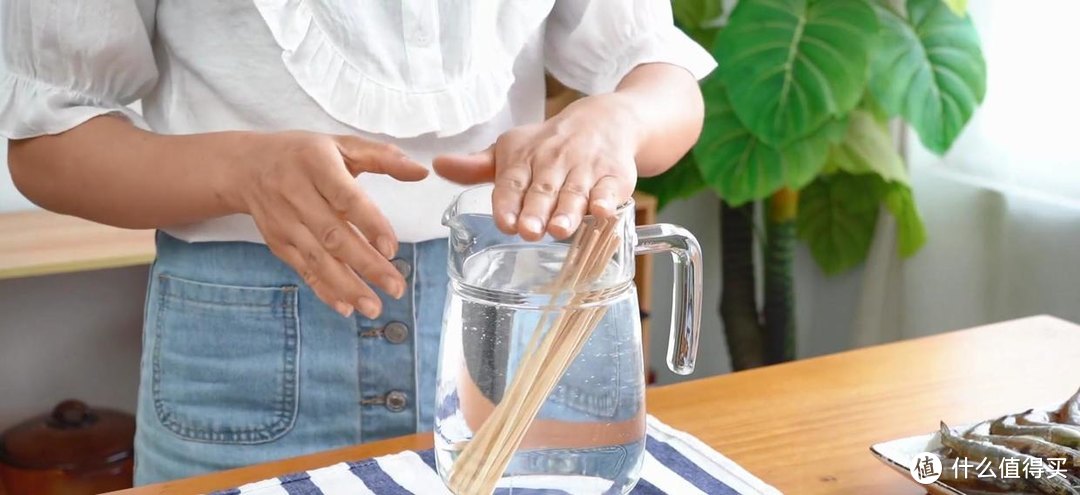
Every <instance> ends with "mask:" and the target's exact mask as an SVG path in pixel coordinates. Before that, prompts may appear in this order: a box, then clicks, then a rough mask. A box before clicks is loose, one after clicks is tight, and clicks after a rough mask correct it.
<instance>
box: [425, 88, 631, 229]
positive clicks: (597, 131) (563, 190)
mask: <svg viewBox="0 0 1080 495" xmlns="http://www.w3.org/2000/svg"><path fill="white" fill-rule="evenodd" d="M620 98H621V97H620V95H618V94H616V93H611V94H604V95H597V96H590V97H586V98H582V99H580V100H578V101H576V102H574V103H572V104H570V105H569V106H567V107H566V108H565V109H564V110H563V111H562V112H560V113H559V114H558V115H556V116H554V117H552V118H551V119H549V120H547V121H545V122H543V123H539V124H532V125H526V126H521V127H516V128H514V129H511V130H509V131H507V132H506V133H505V134H503V135H502V136H500V137H499V138H498V140H496V142H495V144H494V145H492V146H491V147H490V148H488V149H487V150H484V151H482V152H480V153H476V154H472V155H443V156H439V157H436V158H435V162H434V168H435V172H436V173H438V174H439V175H441V176H442V177H444V178H446V179H448V180H451V181H454V182H457V183H460V184H479V183H483V182H492V181H493V182H494V183H495V190H494V193H493V194H492V209H493V212H494V218H495V224H496V225H497V226H498V227H499V229H500V230H502V231H503V232H506V233H509V234H520V235H521V237H522V238H524V239H526V240H530V241H535V240H539V239H540V238H541V237H543V235H544V233H545V232H547V233H550V234H551V235H553V236H555V237H556V238H565V237H569V236H570V235H571V234H573V232H574V231H575V230H577V228H578V225H580V223H581V219H582V217H583V216H584V215H586V214H592V215H595V216H598V217H608V216H612V215H614V214H615V210H616V208H618V207H619V205H621V204H623V203H624V202H626V200H628V199H629V198H630V195H631V194H632V193H633V191H634V186H635V185H636V183H637V165H636V163H635V155H636V153H637V151H638V147H639V146H640V142H641V137H640V136H641V126H640V125H639V123H638V121H637V119H636V117H635V116H634V115H633V114H632V113H631V112H630V111H628V110H627V108H628V107H627V106H626V105H625V104H624V102H622V101H620Z"/></svg>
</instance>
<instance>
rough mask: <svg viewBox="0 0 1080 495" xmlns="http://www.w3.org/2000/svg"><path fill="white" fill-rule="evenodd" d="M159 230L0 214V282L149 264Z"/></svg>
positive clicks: (650, 215) (643, 275)
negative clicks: (156, 232) (155, 235)
mask: <svg viewBox="0 0 1080 495" xmlns="http://www.w3.org/2000/svg"><path fill="white" fill-rule="evenodd" d="M634 199H635V200H636V202H637V210H638V211H637V215H638V223H652V222H654V221H655V215H656V199H655V198H653V197H651V196H648V195H644V194H640V193H639V194H635V195H634ZM153 260H154V231H153V230H129V229H120V228H116V227H110V226H108V225H102V224H99V223H94V222H91V221H88V220H83V219H81V218H76V217H72V216H68V215H59V214H56V213H52V212H48V211H42V210H37V211H19V212H12V213H0V280H3V279H8V278H20V277H35V276H39V275H52V274H57V273H68V272H79V271H85V270H100V269H103V268H119V267H125V266H136V265H146V264H149V263H150V262H151V261H153ZM639 260H640V261H639V265H638V285H639V286H640V287H642V289H641V294H640V296H641V298H642V309H644V310H646V311H647V310H648V308H649V305H648V300H649V289H648V281H649V280H650V279H651V276H650V270H651V266H650V265H651V263H650V262H649V260H648V258H644V259H639Z"/></svg>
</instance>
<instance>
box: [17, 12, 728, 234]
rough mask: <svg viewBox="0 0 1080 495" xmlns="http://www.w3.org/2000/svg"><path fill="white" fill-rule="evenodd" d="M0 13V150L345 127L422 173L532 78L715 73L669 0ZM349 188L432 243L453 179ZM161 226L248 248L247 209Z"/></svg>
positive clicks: (527, 111) (595, 86)
mask: <svg viewBox="0 0 1080 495" xmlns="http://www.w3.org/2000/svg"><path fill="white" fill-rule="evenodd" d="M0 18H2V21H3V22H2V24H0V36H2V37H0V50H2V53H3V57H2V59H3V64H2V65H3V69H2V71H0V135H3V136H6V137H8V138H11V139H17V138H26V137H32V136H38V135H43V134H55V133H59V132H63V131H65V130H67V129H70V128H72V127H75V126H77V125H79V124H81V123H82V122H85V121H86V120H87V119H90V118H91V117H94V116H97V115H101V114H106V113H120V114H123V115H126V116H127V117H128V118H130V119H131V120H132V121H133V122H134V123H135V124H136V125H139V126H141V127H144V128H147V129H152V130H154V131H155V132H160V133H166V134H190V133H199V132H211V131H221V130H236V129H248V130H262V131H274V130H285V129H306V130H311V131H317V132H327V133H337V134H345V133H353V134H357V135H361V136H364V137H367V138H369V139H376V140H382V141H388V142H392V143H394V144H396V145H398V146H400V147H401V148H403V149H404V150H405V151H406V152H407V153H409V155H410V156H412V157H413V158H414V159H416V160H418V161H420V162H421V163H430V161H431V159H432V158H433V157H434V156H435V155H436V154H439V153H445V152H472V151H476V150H480V149H483V148H486V147H487V146H489V145H490V144H491V143H492V142H494V140H495V138H496V137H498V135H499V134H501V133H502V132H505V131H506V130H507V129H509V128H511V127H513V126H518V125H523V124H528V123H534V122H538V121H540V120H541V119H542V118H543V104H544V92H545V88H544V71H545V69H546V70H547V71H549V72H550V73H551V74H552V75H554V76H555V77H556V78H558V79H559V80H560V81H561V82H563V83H564V84H566V85H567V86H569V87H572V88H574V89H577V90H580V91H582V92H584V93H587V94H595V93H602V92H608V91H611V90H613V89H614V88H615V86H616V85H617V84H618V82H619V81H620V80H621V79H622V78H623V76H625V75H626V73H627V72H629V71H630V70H631V69H632V68H634V67H635V66H636V65H639V64H642V63H647V62H667V63H671V64H676V65H679V66H682V67H684V68H686V69H687V70H689V71H690V72H691V73H692V74H694V75H695V76H696V77H698V78H701V77H703V76H705V75H706V74H707V73H708V72H709V71H710V70H712V68H713V67H714V66H715V64H714V62H713V60H712V58H711V57H710V56H709V54H708V53H707V52H705V51H704V50H702V49H701V48H700V47H698V46H697V45H696V44H695V43H694V42H693V41H691V40H690V39H689V38H687V37H686V36H684V35H683V34H682V33H681V32H680V31H679V30H678V29H677V28H675V27H674V26H673V23H672V16H671V5H670V2H669V1H668V0H213V1H203V0H197V1H196V0H2V1H0ZM139 100H141V109H142V113H141V115H140V114H138V113H136V112H135V111H132V110H131V109H129V108H128V105H130V104H132V103H133V102H136V101H139ZM358 181H359V182H360V184H361V186H362V187H364V189H365V190H366V191H367V192H368V193H369V194H370V195H371V196H372V197H373V199H374V200H375V202H376V203H377V204H378V205H379V206H380V208H382V211H383V212H384V214H386V215H387V217H388V218H389V219H390V221H391V222H392V224H393V225H394V227H395V230H396V232H397V233H398V235H399V237H400V239H401V240H402V241H406V242H416V241H422V240H426V239H432V238H436V237H441V236H445V231H444V227H442V226H441V225H440V223H439V218H440V213H441V212H442V209H443V208H445V207H446V205H447V204H448V203H449V202H450V201H451V200H452V198H453V197H454V195H455V194H457V193H458V192H459V191H460V187H459V186H456V185H453V184H451V183H449V182H447V181H445V180H442V179H441V178H439V177H436V176H435V175H434V174H432V175H431V176H429V178H427V179H425V180H424V181H421V182H419V183H408V184H406V183H399V182H396V181H394V180H392V179H389V178H386V177H381V176H376V175H363V176H361V177H360V178H359V179H358ZM166 230H167V231H168V232H170V233H171V234H173V235H176V236H178V237H180V238H182V239H185V240H188V241H211V240H247V241H253V242H261V241H262V239H261V237H260V235H259V233H258V231H257V230H256V228H255V225H254V223H253V222H252V220H251V218H250V217H247V216H246V215H234V216H229V217H222V218H216V219H211V220H207V221H204V222H200V223H197V224H193V225H178V226H173V227H171V228H168V229H166Z"/></svg>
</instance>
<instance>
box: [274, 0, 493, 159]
mask: <svg viewBox="0 0 1080 495" xmlns="http://www.w3.org/2000/svg"><path fill="white" fill-rule="evenodd" d="M255 6H256V8H257V9H258V11H259V13H260V14H261V15H262V17H263V20H264V21H265V22H266V25H267V26H268V27H269V28H270V32H271V33H272V34H273V37H274V39H275V40H276V41H277V44H278V46H280V47H281V49H282V54H281V58H282V61H283V62H284V63H285V67H286V69H287V70H288V71H289V73H290V74H291V75H292V77H293V79H294V80H295V81H296V82H297V84H299V85H300V87H301V88H302V89H303V90H304V92H305V93H307V94H308V95H309V96H311V98H312V99H314V100H315V102H316V103H317V104H318V105H319V106H320V107H321V108H322V109H323V110H324V111H325V112H326V113H327V114H329V115H330V116H331V117H333V118H334V119H336V120H338V121H339V122H341V123H343V124H346V125H349V126H351V127H354V128H356V129H359V130H362V131H367V132H372V133H378V134H385V135H390V136H394V137H399V138H408V137H415V136H419V135H421V134H427V133H431V132H434V133H436V134H437V135H438V136H439V137H445V136H452V135H455V134H460V133H462V132H464V131H465V130H467V129H469V128H470V127H473V126H475V125H477V124H480V123H483V122H487V121H489V120H490V119H491V118H493V117H494V116H495V115H496V114H498V112H499V111H500V110H502V109H503V108H504V107H505V106H506V104H507V94H508V93H509V91H510V86H511V85H512V84H513V82H514V72H513V63H512V60H509V59H507V60H504V61H503V62H504V63H502V64H501V65H499V66H498V67H494V68H491V69H490V70H487V71H478V72H476V73H474V74H472V75H471V76H466V77H464V78H463V79H461V80H459V81H456V82H454V83H452V84H450V85H448V86H446V87H444V88H440V89H438V90H434V91H415V90H408V89H404V88H396V87H390V86H387V85H386V84H384V83H381V82H379V81H376V80H374V79H371V78H370V77H369V76H368V75H366V74H364V72H363V71H361V70H360V68H358V67H356V66H355V65H353V64H352V63H351V62H350V61H349V60H347V59H346V58H345V57H344V56H343V55H342V53H341V50H340V49H339V48H338V47H337V46H336V45H335V43H334V42H333V41H332V40H331V39H330V37H329V36H328V35H327V34H326V32H325V31H323V29H322V28H321V27H320V26H319V23H318V22H317V20H316V19H315V16H314V15H313V13H312V11H311V7H310V6H309V5H307V2H306V1H305V0H255Z"/></svg>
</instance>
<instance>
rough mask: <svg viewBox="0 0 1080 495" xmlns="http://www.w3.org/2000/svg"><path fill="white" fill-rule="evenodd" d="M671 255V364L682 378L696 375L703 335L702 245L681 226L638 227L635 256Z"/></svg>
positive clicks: (669, 362)
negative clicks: (673, 276)
mask: <svg viewBox="0 0 1080 495" xmlns="http://www.w3.org/2000/svg"><path fill="white" fill-rule="evenodd" d="M663 252H668V253H671V258H672V260H674V262H675V284H674V287H673V289H672V300H671V333H670V334H669V337H668V354H667V363H668V368H670V369H671V371H673V372H675V373H678V374H680V375H689V374H690V373H693V372H694V363H695V361H696V360H697V350H698V341H699V340H700V334H701V298H702V296H701V283H702V278H701V277H702V271H701V246H700V245H699V244H698V241H697V238H695V237H694V235H693V234H691V233H690V232H689V231H687V230H686V229H684V228H682V227H679V226H678V225H671V224H666V223H661V224H655V225H642V226H640V227H637V245H636V246H635V247H634V254H655V253H663Z"/></svg>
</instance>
